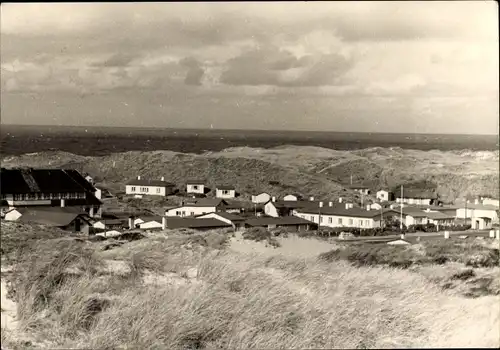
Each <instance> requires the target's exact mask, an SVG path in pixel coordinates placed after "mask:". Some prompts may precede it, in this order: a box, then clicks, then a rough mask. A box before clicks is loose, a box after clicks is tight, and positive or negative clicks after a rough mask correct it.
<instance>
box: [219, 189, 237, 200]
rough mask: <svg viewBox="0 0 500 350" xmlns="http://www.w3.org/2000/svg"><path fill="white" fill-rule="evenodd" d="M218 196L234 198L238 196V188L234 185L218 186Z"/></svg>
mask: <svg viewBox="0 0 500 350" xmlns="http://www.w3.org/2000/svg"><path fill="white" fill-rule="evenodd" d="M215 197H217V198H234V197H236V189H235V188H234V186H217V188H216V190H215Z"/></svg>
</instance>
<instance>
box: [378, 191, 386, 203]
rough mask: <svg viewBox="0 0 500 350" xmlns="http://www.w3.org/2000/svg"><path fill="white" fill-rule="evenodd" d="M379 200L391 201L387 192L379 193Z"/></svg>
mask: <svg viewBox="0 0 500 350" xmlns="http://www.w3.org/2000/svg"><path fill="white" fill-rule="evenodd" d="M376 197H377V199H378V200H380V201H382V202H386V201H388V200H389V192H387V191H378V192H377V195H376Z"/></svg>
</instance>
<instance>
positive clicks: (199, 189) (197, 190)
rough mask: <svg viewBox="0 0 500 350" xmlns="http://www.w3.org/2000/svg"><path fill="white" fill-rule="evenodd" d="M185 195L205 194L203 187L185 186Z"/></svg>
mask: <svg viewBox="0 0 500 350" xmlns="http://www.w3.org/2000/svg"><path fill="white" fill-rule="evenodd" d="M186 192H187V193H201V194H203V193H205V185H186Z"/></svg>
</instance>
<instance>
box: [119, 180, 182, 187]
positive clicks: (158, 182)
mask: <svg viewBox="0 0 500 350" xmlns="http://www.w3.org/2000/svg"><path fill="white" fill-rule="evenodd" d="M127 185H129V186H156V187H172V186H175V185H174V184H173V183H170V182H167V181H161V180H147V179H140V180H138V179H134V180H131V181H129V182H127Z"/></svg>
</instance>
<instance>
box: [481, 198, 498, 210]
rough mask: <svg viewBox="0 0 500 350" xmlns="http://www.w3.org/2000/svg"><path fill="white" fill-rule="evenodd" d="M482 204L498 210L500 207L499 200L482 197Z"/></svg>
mask: <svg viewBox="0 0 500 350" xmlns="http://www.w3.org/2000/svg"><path fill="white" fill-rule="evenodd" d="M481 202H482V204H483V205H493V206H495V207H497V208H498V207H500V200H499V199H498V198H493V197H486V196H482V197H481Z"/></svg>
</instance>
